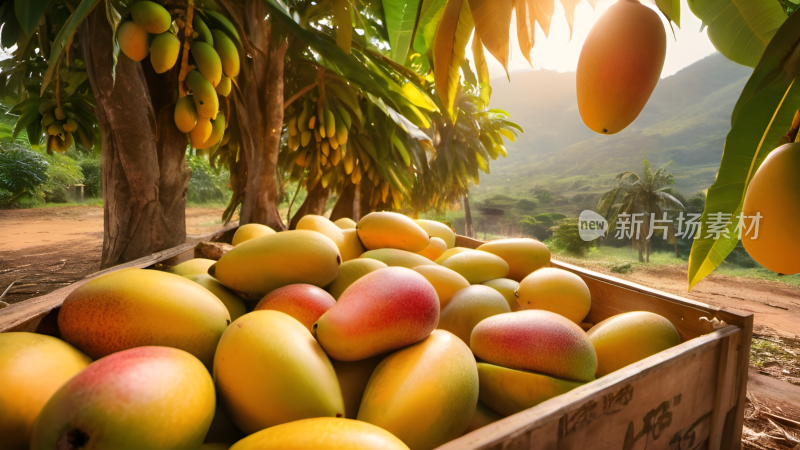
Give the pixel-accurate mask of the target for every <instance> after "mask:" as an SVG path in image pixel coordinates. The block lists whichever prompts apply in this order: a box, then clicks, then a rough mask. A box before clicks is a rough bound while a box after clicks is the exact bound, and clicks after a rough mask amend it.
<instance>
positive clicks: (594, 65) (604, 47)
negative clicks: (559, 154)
mask: <svg viewBox="0 0 800 450" xmlns="http://www.w3.org/2000/svg"><path fill="white" fill-rule="evenodd" d="M621 23H624V24H626V25H625V26H624V27H623V26H620V24H621ZM666 55H667V35H666V33H665V32H664V25H662V24H661V18H660V17H658V14H657V13H656V12H655V11H653V10H652V9H650V8H648V7H647V6H644V5H642V4H641V3H639V2H638V1H618V2H616V3H614V4H613V5H611V7H610V8H608V10H606V12H605V13H603V15H602V16H600V19H598V20H597V22H596V23H595V24H594V26H593V27H592V30H591V31H590V32H589V35H588V36H587V37H586V41H585V43H584V44H583V48H582V49H581V56H580V58H579V59H578V70H577V75H576V83H577V92H578V111H579V112H580V114H581V118H582V119H583V123H585V124H586V126H587V127H589V128H590V129H591V130H593V131H595V132H597V133H601V134H614V133H618V132H619V131H621V130H623V129H624V128H625V127H627V126H628V125H630V124H631V123H632V122H633V121H634V120H635V119H636V117H637V116H638V115H639V113H640V112H641V111H642V109H643V108H644V106H645V105H646V104H647V100H648V99H649V98H650V95H651V94H652V93H653V89H655V87H656V84H657V83H658V79H659V77H661V69H662V68H663V67H664V59H665V58H666Z"/></svg>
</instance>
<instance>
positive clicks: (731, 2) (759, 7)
mask: <svg viewBox="0 0 800 450" xmlns="http://www.w3.org/2000/svg"><path fill="white" fill-rule="evenodd" d="M689 7H690V8H691V10H692V12H693V13H694V15H695V16H697V17H698V18H699V19H700V20H702V21H703V25H704V26H707V27H708V37H709V39H711V42H712V43H713V44H714V47H716V48H717V50H719V51H720V53H722V54H723V55H725V56H726V57H727V58H728V59H730V60H731V61H734V62H737V63H739V64H743V65H745V66H750V67H755V66H756V64H758V61H759V59H760V58H761V55H762V54H763V53H764V49H765V48H766V47H767V44H769V42H770V40H771V39H772V36H774V35H775V32H776V31H778V28H780V26H781V24H782V23H783V22H784V21H785V20H786V17H787V16H786V11H784V9H783V7H782V6H781V4H780V2H779V1H778V0H692V1H690V2H689Z"/></svg>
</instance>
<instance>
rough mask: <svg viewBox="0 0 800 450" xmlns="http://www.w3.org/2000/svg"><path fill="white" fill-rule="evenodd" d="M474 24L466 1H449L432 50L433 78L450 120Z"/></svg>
mask: <svg viewBox="0 0 800 450" xmlns="http://www.w3.org/2000/svg"><path fill="white" fill-rule="evenodd" d="M474 28H475V23H474V22H473V21H472V13H470V9H469V2H468V1H467V0H448V1H447V6H446V7H445V9H444V14H442V19H441V20H440V21H439V28H438V29H437V30H436V40H435V42H434V47H433V77H434V81H435V83H436V93H437V94H438V95H439V98H440V99H441V101H442V104H443V105H444V107H445V110H446V111H447V112H448V114H449V115H450V117H451V118H453V117H454V114H453V103H454V102H455V99H456V94H457V93H458V88H459V85H460V80H461V74H460V69H461V61H463V60H464V56H465V55H466V51H467V43H468V42H469V38H470V36H471V35H472V30H473V29H474Z"/></svg>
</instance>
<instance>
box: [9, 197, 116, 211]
mask: <svg viewBox="0 0 800 450" xmlns="http://www.w3.org/2000/svg"><path fill="white" fill-rule="evenodd" d="M65 206H103V199H102V198H86V199H84V201H83V203H47V202H45V201H44V200H41V201H31V200H30V199H22V200H21V201H20V202H19V204H18V205H15V207H16V208H19V209H41V208H62V207H65Z"/></svg>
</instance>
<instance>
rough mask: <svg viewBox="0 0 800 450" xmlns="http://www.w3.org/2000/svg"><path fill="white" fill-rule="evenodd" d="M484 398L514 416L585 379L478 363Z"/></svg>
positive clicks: (481, 394) (574, 386) (562, 392)
mask: <svg viewBox="0 0 800 450" xmlns="http://www.w3.org/2000/svg"><path fill="white" fill-rule="evenodd" d="M478 374H479V378H480V399H481V402H483V403H485V404H486V405H487V406H488V407H489V408H491V409H492V410H494V411H497V412H498V413H500V414H501V415H504V416H510V415H512V414H516V413H518V412H520V411H524V410H526V409H528V408H533V407H534V406H536V405H538V404H539V403H541V402H543V401H545V400H550V399H551V398H553V397H555V396H558V395H561V394H564V393H566V392H569V391H571V390H573V389H575V388H576V387H579V386H582V385H584V384H585V383H582V382H579V381H569V380H560V379H558V378H554V377H551V376H547V375H543V374H539V373H535V372H526V371H524V370H514V369H508V368H506V367H500V366H495V365H493V364H487V363H478Z"/></svg>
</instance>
